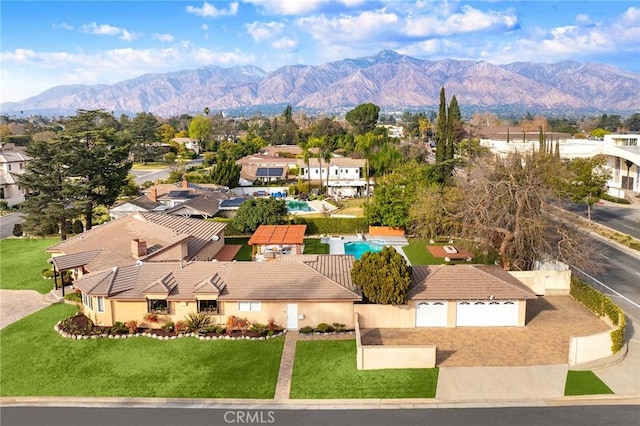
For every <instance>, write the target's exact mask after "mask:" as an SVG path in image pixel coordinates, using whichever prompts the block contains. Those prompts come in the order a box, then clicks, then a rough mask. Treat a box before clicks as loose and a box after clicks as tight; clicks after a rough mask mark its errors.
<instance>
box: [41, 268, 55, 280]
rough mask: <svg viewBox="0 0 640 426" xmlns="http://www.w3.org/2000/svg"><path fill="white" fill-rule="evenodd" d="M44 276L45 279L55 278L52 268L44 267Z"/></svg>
mask: <svg viewBox="0 0 640 426" xmlns="http://www.w3.org/2000/svg"><path fill="white" fill-rule="evenodd" d="M42 278H44V279H45V280H50V279H52V278H53V270H51V269H46V268H45V269H43V270H42Z"/></svg>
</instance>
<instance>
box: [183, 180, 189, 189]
mask: <svg viewBox="0 0 640 426" xmlns="http://www.w3.org/2000/svg"><path fill="white" fill-rule="evenodd" d="M182 189H189V182H187V180H186V179H182Z"/></svg>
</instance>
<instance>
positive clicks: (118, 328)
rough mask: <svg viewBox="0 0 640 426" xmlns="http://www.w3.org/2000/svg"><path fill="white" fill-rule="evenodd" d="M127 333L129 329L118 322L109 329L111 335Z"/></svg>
mask: <svg viewBox="0 0 640 426" xmlns="http://www.w3.org/2000/svg"><path fill="white" fill-rule="evenodd" d="M127 332H129V329H128V328H127V326H126V325H125V324H124V323H122V322H120V321H116V322H115V323H114V324H113V326H112V327H111V334H125V333H127Z"/></svg>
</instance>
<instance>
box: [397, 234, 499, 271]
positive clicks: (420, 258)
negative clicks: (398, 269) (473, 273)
mask: <svg viewBox="0 0 640 426" xmlns="http://www.w3.org/2000/svg"><path fill="white" fill-rule="evenodd" d="M408 240H409V245H408V246H404V247H402V250H404V253H405V254H406V255H407V257H408V258H409V261H410V262H411V264H412V265H442V264H444V263H446V262H445V261H444V259H442V258H439V257H433V255H432V254H431V252H429V250H428V249H427V246H430V245H441V246H442V245H447V244H446V243H436V244H431V242H430V241H429V239H426V238H408ZM457 244H460V242H459V241H458V240H456V245H457ZM462 246H464V245H462ZM496 259H497V257H496V256H491V255H482V254H480V253H474V255H473V263H474V264H488V265H492V264H493V263H494V262H495V261H496ZM450 263H454V264H455V263H469V262H466V261H464V260H454V261H452V262H450Z"/></svg>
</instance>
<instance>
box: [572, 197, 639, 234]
mask: <svg viewBox="0 0 640 426" xmlns="http://www.w3.org/2000/svg"><path fill="white" fill-rule="evenodd" d="M562 208H563V209H565V210H567V211H570V212H573V213H576V214H579V215H580V216H582V217H584V218H586V217H587V206H586V205H585V204H574V203H567V204H566V205H563V206H562ZM591 220H593V221H594V222H596V223H599V224H601V225H605V226H608V227H609V228H611V229H615V230H616V231H618V232H622V233H623V234H629V235H631V236H633V237H636V238H640V209H638V208H633V207H618V206H612V205H599V204H596V205H594V206H593V207H592V208H591Z"/></svg>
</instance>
